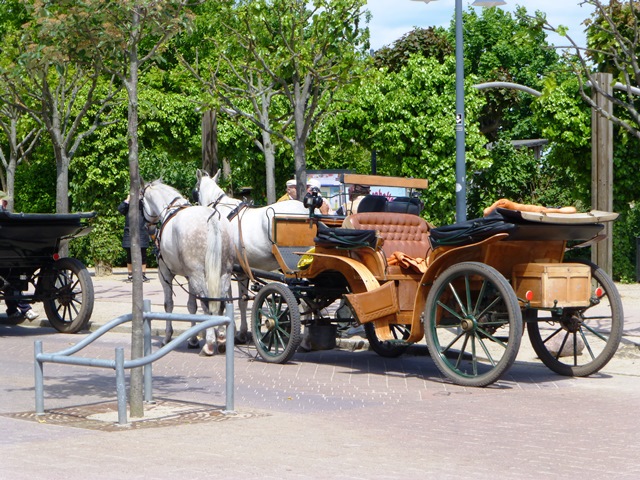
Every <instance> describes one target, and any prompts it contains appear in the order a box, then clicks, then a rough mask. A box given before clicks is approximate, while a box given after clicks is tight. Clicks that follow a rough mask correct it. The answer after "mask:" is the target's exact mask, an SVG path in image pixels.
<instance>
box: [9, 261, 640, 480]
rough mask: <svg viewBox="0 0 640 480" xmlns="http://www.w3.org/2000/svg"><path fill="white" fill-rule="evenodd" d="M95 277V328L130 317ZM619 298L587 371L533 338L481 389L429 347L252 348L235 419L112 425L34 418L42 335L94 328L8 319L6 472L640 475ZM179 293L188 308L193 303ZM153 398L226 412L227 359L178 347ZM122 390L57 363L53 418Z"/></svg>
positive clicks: (633, 317)
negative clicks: (611, 335) (456, 379)
mask: <svg viewBox="0 0 640 480" xmlns="http://www.w3.org/2000/svg"><path fill="white" fill-rule="evenodd" d="M150 276H151V277H152V278H154V279H155V278H156V276H155V275H154V274H153V272H152V273H151V275H150ZM94 283H95V287H96V313H95V315H94V323H95V325H94V328H95V326H97V325H98V324H100V323H103V322H104V321H105V319H110V318H114V317H115V316H117V315H120V314H122V313H126V312H127V311H130V309H129V305H128V303H127V301H130V300H127V292H128V291H129V290H128V289H130V288H131V287H130V285H129V284H126V283H124V282H122V281H121V280H120V277H118V276H114V278H111V277H106V278H94ZM156 290H157V291H156ZM620 291H621V295H622V298H623V303H624V306H625V322H626V324H625V337H624V341H623V344H622V345H621V349H620V351H619V352H618V354H616V356H615V357H614V359H613V360H612V361H611V362H610V363H609V364H608V365H607V366H606V367H605V368H604V369H603V370H602V371H601V372H599V374H597V375H594V376H592V377H589V378H567V377H561V376H558V375H556V374H554V373H553V372H551V371H549V370H548V369H547V368H546V367H545V366H544V365H542V363H541V362H540V361H538V360H537V359H536V358H534V356H533V354H532V352H531V349H530V347H529V345H528V339H527V338H526V336H525V338H524V339H523V342H522V348H521V351H520V354H519V356H518V360H517V361H516V363H515V364H514V365H513V367H512V368H511V369H510V370H509V372H507V374H506V375H505V377H504V378H503V379H502V380H500V381H499V382H497V383H496V384H494V385H492V386H490V387H488V388H483V389H477V388H476V389H474V388H464V387H459V386H456V385H452V384H450V383H448V382H447V381H445V380H443V379H442V378H441V376H440V374H439V372H438V370H437V368H436V367H435V365H434V364H433V362H432V361H431V359H430V358H429V357H428V356H426V355H425V354H424V353H425V349H426V347H422V348H415V349H412V353H411V354H409V355H403V356H401V357H399V358H397V359H386V358H382V357H379V356H377V355H376V354H375V353H373V352H370V351H367V350H363V349H360V350H357V351H347V350H346V349H335V350H330V351H321V352H310V353H298V354H296V355H295V356H294V357H293V360H292V362H290V363H288V364H286V365H272V364H266V363H264V362H262V361H260V360H257V359H256V358H255V350H254V349H252V348H250V347H240V348H238V349H236V351H235V352H234V358H235V387H236V390H235V407H236V412H237V416H235V417H230V418H229V420H228V421H199V420H198V419H197V418H195V417H193V418H186V417H185V418H180V419H177V420H175V421H173V422H171V423H170V425H167V426H159V427H157V428H128V427H121V428H115V429H107V430H109V431H105V430H100V429H97V430H96V429H89V428H77V427H74V426H71V425H69V424H64V422H62V424H55V422H53V421H51V422H47V421H46V416H45V419H44V420H43V419H41V422H42V423H41V422H38V421H33V419H25V416H29V414H32V413H33V411H34V407H35V404H34V391H33V387H34V379H33V342H34V341H35V340H36V339H40V340H42V341H43V344H44V350H45V351H46V352H54V351H58V350H61V349H63V348H67V347H68V346H69V345H71V344H73V343H75V342H76V341H77V340H78V339H79V338H80V337H79V336H70V335H62V334H59V333H57V332H55V331H54V330H52V329H50V328H47V327H41V326H37V325H36V326H29V325H20V326H6V325H2V324H0V342H1V343H2V348H0V431H2V435H0V445H3V446H4V450H5V453H4V454H3V456H2V460H1V461H0V478H1V479H4V478H7V479H18V480H19V479H26V478H29V479H34V478H35V479H38V478H46V479H58V478H59V479H70V480H74V479H85V478H92V479H96V480H99V479H112V478H127V479H129V478H130V479H138V478H140V479H142V478H144V479H148V478H158V479H165V478H166V479H169V478H171V479H174V478H186V477H189V476H194V477H195V476H200V475H202V476H206V477H208V478H214V479H215V478H225V479H229V478H251V477H255V476H256V475H257V476H259V477H258V478H264V479H307V478H323V479H394V480H396V479H398V478H401V477H403V478H427V477H428V476H433V477H434V478H442V479H462V478H465V479H468V478H474V479H501V478H505V479H507V478H508V479H539V478H551V477H553V478H554V479H575V478H582V479H600V478H602V479H605V478H606V479H610V478H617V479H637V478H640V459H638V456H637V454H636V452H637V451H638V448H639V447H640V419H639V417H638V415H637V413H636V412H637V405H638V401H639V400H640V381H639V378H638V377H640V368H639V367H640V365H639V364H640V354H639V353H638V346H637V345H638V344H639V343H640V335H639V333H640V328H639V327H640V287H639V286H637V285H634V286H620ZM159 295H160V293H159V284H158V282H157V280H152V282H151V283H150V284H145V298H149V297H152V304H153V309H154V310H156V309H158V310H159V309H161V303H162V302H161V297H159ZM180 295H181V294H180V293H178V301H177V302H176V303H177V304H178V305H184V303H181V302H182V300H181V297H180ZM179 308H181V307H179ZM163 329H164V326H163V325H161V324H160V325H158V326H157V328H155V329H154V330H156V333H160V332H161V331H162V330H163ZM129 341H130V335H129V334H128V332H127V331H126V330H122V331H118V332H113V333H109V334H108V335H106V336H104V337H102V338H101V339H100V340H99V341H98V343H97V344H96V345H94V346H92V347H90V352H88V353H89V354H90V355H92V356H96V357H99V358H113V352H114V349H115V347H116V346H125V349H126V348H127V346H128V345H129ZM159 341H160V339H159V337H156V339H155V343H156V346H157V345H159ZM154 398H156V399H157V400H159V401H160V402H173V403H180V402H184V403H187V402H189V403H196V404H203V405H208V406H213V407H215V406H219V407H222V406H223V405H224V399H225V379H224V357H223V356H217V357H211V358H206V357H200V356H198V352H197V351H193V350H188V349H186V348H180V349H179V350H178V351H177V352H174V353H172V354H170V355H169V356H168V357H165V358H163V359H162V360H160V361H159V362H157V363H156V364H155V365H154ZM115 399H116V395H115V375H114V372H113V371H108V370H103V369H96V368H86V367H69V366H61V365H51V364H47V365H46V366H45V409H46V410H47V411H49V412H51V411H53V410H56V409H60V411H63V412H73V411H76V412H78V411H80V413H78V415H79V416H81V415H82V409H83V408H84V409H87V408H89V409H93V410H96V409H98V410H99V409H104V408H103V407H104V405H105V404H107V403H111V404H113V402H114V401H115ZM65 409H66V410H65ZM21 415H22V418H20V416H21Z"/></svg>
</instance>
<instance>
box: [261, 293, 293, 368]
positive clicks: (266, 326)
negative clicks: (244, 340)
mask: <svg viewBox="0 0 640 480" xmlns="http://www.w3.org/2000/svg"><path fill="white" fill-rule="evenodd" d="M251 329H252V332H253V342H254V344H255V346H256V348H257V349H258V353H260V356H261V357H262V358H263V359H264V360H265V361H266V362H269V363H286V362H288V361H289V360H290V359H291V357H292V356H293V354H294V353H296V350H297V349H298V347H299V346H300V342H301V340H302V337H301V335H300V310H299V309H298V301H297V300H296V297H295V295H294V294H293V293H292V292H291V290H289V288H288V287H287V286H286V285H284V284H282V283H268V284H266V285H265V286H264V287H262V288H261V289H260V291H259V292H258V294H257V295H256V297H255V299H254V300H253V311H252V318H251Z"/></svg>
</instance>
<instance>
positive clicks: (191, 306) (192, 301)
mask: <svg viewBox="0 0 640 480" xmlns="http://www.w3.org/2000/svg"><path fill="white" fill-rule="evenodd" d="M191 291H192V290H191V289H189V299H188V300H187V311H188V312H189V313H190V314H192V315H193V314H195V313H196V312H197V310H198V303H197V301H196V296H195V295H193V294H192V293H191ZM193 325H195V323H193V322H191V326H193ZM199 346H200V340H199V339H198V336H197V335H194V336H193V337H191V338H190V339H189V341H188V342H187V348H198V347H199Z"/></svg>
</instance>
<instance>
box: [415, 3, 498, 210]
mask: <svg viewBox="0 0 640 480" xmlns="http://www.w3.org/2000/svg"><path fill="white" fill-rule="evenodd" d="M412 1H414V2H424V3H430V2H435V1H436V0H412ZM504 4H506V2H505V1H503V0H475V1H474V2H473V3H472V4H471V5H472V6H474V7H494V6H497V5H504ZM455 22H456V24H455V25H456V222H464V221H465V220H466V219H467V180H466V177H467V167H466V164H465V154H464V142H465V132H464V51H463V45H462V0H456V15H455Z"/></svg>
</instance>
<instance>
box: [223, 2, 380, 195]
mask: <svg viewBox="0 0 640 480" xmlns="http://www.w3.org/2000/svg"><path fill="white" fill-rule="evenodd" d="M227 4H228V5H229V6H230V8H231V10H230V11H232V12H235V13H236V15H237V19H236V20H235V21H231V20H229V22H228V23H227V24H225V26H224V27H223V28H225V32H226V33H228V35H229V36H228V37H227V39H226V40H227V42H226V43H224V44H223V43H222V42H220V44H221V46H223V47H224V48H221V49H220V51H219V54H220V55H221V56H222V57H221V59H222V60H223V61H224V64H225V66H226V67H225V68H228V69H229V70H228V73H230V76H229V77H224V78H232V79H233V80H226V81H225V80H224V79H223V78H219V77H218V78H217V79H216V80H215V82H213V81H212V82H211V84H212V85H214V84H215V85H216V94H219V95H220V101H221V103H222V104H223V105H226V108H227V111H228V112H230V113H232V114H234V115H238V116H241V117H243V118H245V119H247V120H249V121H251V122H253V123H254V124H255V125H256V126H257V127H259V128H260V129H261V130H262V131H263V132H266V133H267V135H263V136H262V139H261V140H260V142H259V143H260V148H261V149H263V151H265V153H267V152H269V155H271V154H272V153H273V150H272V149H271V147H270V145H272V142H271V138H270V137H271V136H277V137H279V138H280V139H281V140H282V141H284V142H285V143H287V144H288V145H289V146H290V147H291V148H292V150H293V156H294V159H295V174H296V178H297V180H298V190H299V192H303V191H304V190H305V189H306V186H305V183H306V143H307V140H308V138H309V135H310V132H311V131H312V130H313V128H314V127H315V126H316V125H317V123H318V121H319V120H320V119H321V118H322V117H323V116H324V115H326V114H327V113H328V112H330V111H332V105H331V99H332V96H333V94H334V93H335V91H336V89H337V88H338V86H339V85H342V84H345V83H346V82H348V81H350V72H351V71H352V68H353V66H354V65H355V64H356V63H357V61H358V59H359V58H360V57H361V55H362V52H363V49H364V48H366V47H367V44H368V41H367V39H368V30H367V29H362V28H361V26H360V21H361V19H362V17H363V16H364V15H365V13H363V11H362V8H363V6H364V4H365V2H364V0H314V1H313V2H300V1H298V0H250V1H247V2H244V3H241V4H239V5H236V3H235V2H233V1H231V0H228V1H227ZM229 52H231V53H229ZM239 52H243V54H242V55H238V53H239ZM216 73H218V72H217V71H216ZM239 94H245V95H246V96H247V97H248V99H249V100H248V101H247V102H246V103H245V104H243V103H242V102H241V101H239V100H238V98H239ZM280 97H282V98H283V99H284V102H282V105H283V108H285V110H284V111H281V110H280V109H279V108H280V107H278V109H277V111H276V112H274V102H275V101H276V100H277V99H279V98H280ZM267 178H268V182H270V180H269V176H267ZM267 197H268V198H272V199H275V190H274V187H273V189H272V187H271V186H270V185H268V189H267Z"/></svg>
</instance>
